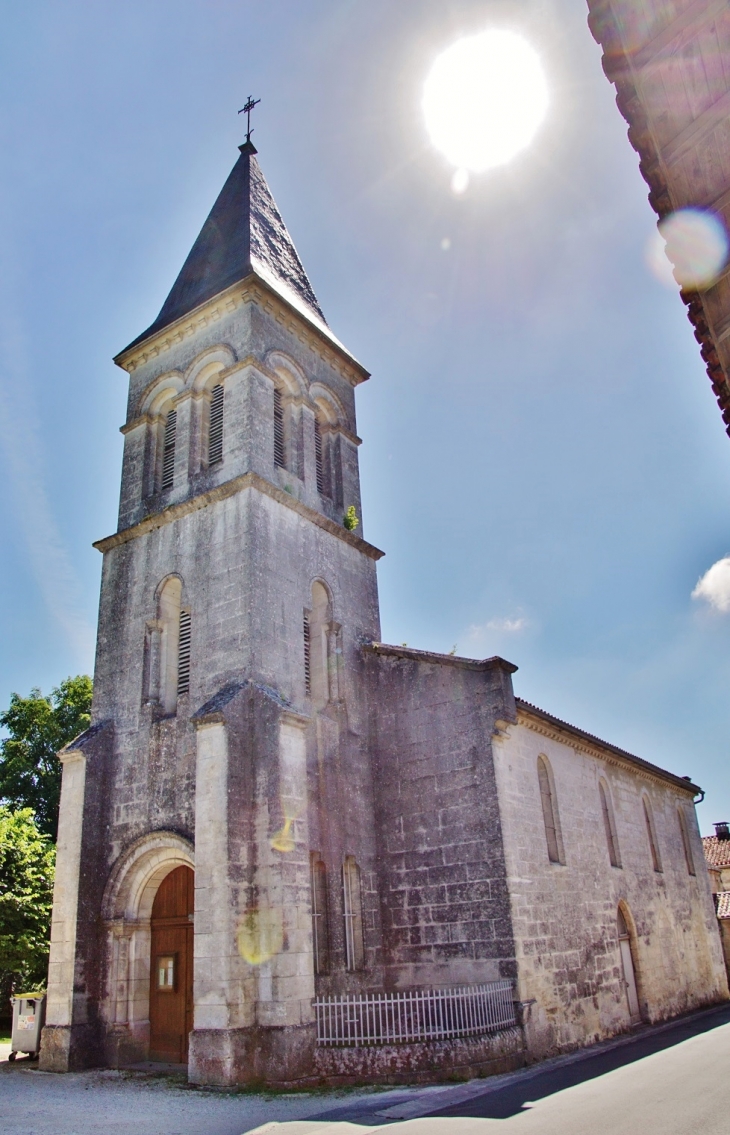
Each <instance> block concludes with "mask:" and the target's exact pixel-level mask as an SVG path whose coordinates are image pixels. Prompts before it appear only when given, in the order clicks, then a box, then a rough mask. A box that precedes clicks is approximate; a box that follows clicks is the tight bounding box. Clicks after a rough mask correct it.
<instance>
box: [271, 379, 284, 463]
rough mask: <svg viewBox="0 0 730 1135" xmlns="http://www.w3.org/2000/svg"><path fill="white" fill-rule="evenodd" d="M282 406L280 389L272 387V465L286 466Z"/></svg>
mask: <svg viewBox="0 0 730 1135" xmlns="http://www.w3.org/2000/svg"><path fill="white" fill-rule="evenodd" d="M284 457H285V453H284V407H283V406H282V404H281V391H280V390H279V389H278V387H276V386H275V387H274V465H276V466H277V467H278V468H279V469H285V468H286V461H285V460H284Z"/></svg>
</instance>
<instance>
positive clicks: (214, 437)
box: [208, 383, 223, 465]
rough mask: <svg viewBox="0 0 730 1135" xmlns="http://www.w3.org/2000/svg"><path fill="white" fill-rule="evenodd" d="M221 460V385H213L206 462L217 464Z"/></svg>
mask: <svg viewBox="0 0 730 1135" xmlns="http://www.w3.org/2000/svg"><path fill="white" fill-rule="evenodd" d="M222 460H223V386H222V384H221V383H218V385H217V386H214V387H213V390H212V392H211V397H210V418H209V420H208V464H209V465H217V464H218V462H219V461H222Z"/></svg>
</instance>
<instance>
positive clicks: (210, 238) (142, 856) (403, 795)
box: [41, 143, 728, 1084]
mask: <svg viewBox="0 0 730 1135" xmlns="http://www.w3.org/2000/svg"><path fill="white" fill-rule="evenodd" d="M254 155H255V150H254V148H253V146H252V145H251V144H250V143H247V144H246V145H244V146H243V147H241V156H240V158H239V159H238V161H237V163H236V165H235V167H234V169H233V171H232V173H231V175H230V177H229V178H228V181H227V182H226V184H225V186H224V188H223V190H222V192H221V194H220V196H219V198H218V200H217V202H216V204H215V206H214V208H213V210H212V212H211V214H210V216H209V218H208V220H207V221H206V223H205V225H204V227H203V229H202V231H201V233H200V235H199V237H198V239H197V240H196V242H195V244H194V246H193V249H192V251H191V253H190V255H189V256H188V259H187V261H186V262H185V265H184V267H183V269H182V271H181V273H180V275H179V277H178V279H177V281H176V283H175V285H174V287H173V289H172V291H171V293H170V295H169V297H168V299H167V300H166V301H165V304H164V306H163V308H162V311H161V312H160V315H159V316H158V317H157V319H156V320H155V322H154V323H153V324H152V326H151V327H149V328H148V329H147V330H146V331H145V332H144V333H143V334H142V335H140V336H139V338H138V339H136V340H135V341H134V342H133V343H132V344H130V346H129V347H127V348H126V349H125V350H124V351H122V352H121V354H120V355H119V356H118V358H117V362H118V363H119V365H120V366H122V367H123V368H124V369H125V370H126V371H127V372H128V373H129V384H130V385H129V401H128V415H127V421H126V424H125V425H124V426H123V433H124V437H125V448H124V464H123V471H122V489H121V502H120V513H119V527H118V530H117V532H116V533H114V534H113V535H111V536H109V537H107V538H106V539H104V540H101V541H99V543H98V544H97V547H98V548H99V550H100V551H101V552H102V553H103V556H104V566H103V576H102V588H101V604H100V615H99V632H98V648H97V658H96V674H95V684H94V704H93V713H92V725H91V728H90V729H89V730H88V731H87V732H86V733H85V734H83V735H82V736H81V737H80V738H78V739H77V740H76V741H75V742H73V743H72V744H71V745H69V746H68V748H67V749H66V750H65V751H64V752H63V754H62V760H63V766H64V768H63V788H62V795H61V814H60V825H59V838H58V867H57V876H56V889H55V897H54V909H53V927H52V942H51V960H50V968H49V992H48V1012H47V1025H46V1028H45V1031H44V1034H43V1045H42V1054H41V1066H42V1067H44V1068H46V1069H52V1070H57V1071H61V1070H67V1069H72V1068H81V1067H87V1066H90V1065H93V1064H107V1065H112V1066H123V1065H125V1064H129V1063H133V1062H136V1061H139V1060H142V1059H147V1058H152V1059H154V1060H164V1061H172V1062H173V1063H185V1064H187V1066H188V1069H189V1075H190V1077H191V1079H192V1080H193V1081H195V1082H197V1083H208V1084H237V1083H245V1082H247V1081H256V1080H265V1081H268V1082H271V1083H280V1084H281V1083H292V1082H299V1083H302V1082H306V1081H310V1080H313V1079H319V1078H329V1079H331V1080H335V1081H336V1080H338V1079H339V1080H342V1079H347V1078H353V1077H357V1078H359V1079H363V1078H364V1079H373V1080H375V1079H399V1078H400V1079H404V1078H405V1079H413V1078H414V1077H418V1076H422V1077H427V1076H434V1075H443V1074H444V1073H456V1074H473V1073H475V1072H488V1071H490V1070H492V1071H493V1070H496V1069H505V1068H509V1067H514V1066H516V1065H517V1064H520V1063H522V1062H523V1061H524V1060H525V1059H527V1058H528V1057H529V1058H538V1057H542V1056H545V1055H548V1054H550V1053H556V1052H560V1051H564V1050H568V1049H572V1048H576V1047H579V1046H581V1045H585V1044H589V1043H591V1042H593V1041H596V1040H599V1039H601V1038H603V1037H607V1036H611V1035H613V1034H615V1033H618V1032H621V1031H622V1030H625V1029H628V1028H630V1027H631V1025H632V1024H633V1023H635V1022H637V1021H639V1020H644V1021H649V1022H652V1021H659V1020H664V1019H666V1018H669V1017H671V1016H673V1015H675V1014H679V1013H682V1012H685V1011H687V1010H691V1009H696V1008H698V1007H700V1006H703V1005H711V1004H714V1003H716V1002H719V1001H723V1000H725V999H727V997H728V986H727V979H726V974H725V968H724V964H723V957H722V950H721V946H720V940H719V936H718V932H717V922H716V919H715V912H714V909H713V904H712V897H711V893H710V887H709V884H708V879H707V875H706V872H705V871H704V870H703V869H702V844H701V842H700V837H699V832H698V829H697V822H696V818H695V811H694V806H693V801H694V797H695V795H696V793H697V792H698V789H697V787H696V786H695V785H694V784H692V783H691V781H689V780H686V779H683V778H681V777H677V776H675V775H673V774H671V773H668V772H665V771H663V770H662V769H660V768H657V767H655V766H653V765H650V764H648V763H647V762H645V761H642V760H640V759H638V758H637V757H634V756H632V755H631V754H629V753H626V752H623V751H622V750H620V749H618V748H616V747H615V746H613V745H610V744H607V743H606V742H603V741H600V740H599V739H598V738H596V737H593V736H591V735H589V734H587V733H584V732H582V731H581V730H579V729H576V728H574V727H573V726H571V725H568V724H566V723H565V722H563V721H560V720H558V719H557V718H555V717H553V716H551V715H550V714H548V713H545V712H544V711H543V710H540V709H537V708H535V707H534V706H532V705H529V704H528V703H527V702H524V701H521V700H519V699H516V698H515V695H514V692H513V686H512V675H513V673H514V671H515V669H516V667H515V666H513V665H511V664H510V663H509V662H506V661H505V660H504V659H501V658H489V659H486V660H484V661H476V660H473V659H469V658H458V657H452V656H451V655H442V654H433V653H429V652H426V651H419V650H413V649H408V648H407V647H398V646H387V645H384V644H383V643H381V642H380V618H379V610H378V593H377V579H376V562H377V560H378V559H379V558H380V556H381V555H382V553H381V552H380V551H378V549H377V548H375V547H373V546H372V545H371V544H369V543H368V542H366V540H365V539H364V538H363V535H362V528H361V526H360V522H359V520H358V521H357V522H356V524H355V527H352V523H353V522H352V521H348V525H345V524H344V523H343V518H344V517H345V516H346V515H348V511H349V510H350V507H351V506H354V510H355V513H356V516H357V517H358V518H359V517H360V515H361V507H360V485H359V475H358V457H357V448H358V446H359V444H360V439H359V438H358V436H357V428H356V421H355V389H356V387H357V386H358V385H359V384H360V383H361V382H363V381H364V380H365V379H367V378H368V374H367V371H365V369H364V368H363V367H362V366H361V365H360V363H358V362H357V361H356V360H355V359H354V358H353V356H352V355H351V354H350V352H349V351H348V350H347V349H346V348H345V347H344V346H343V345H342V344H341V343H340V342H339V341H338V340H337V338H336V337H335V336H334V334H333V333H332V331H331V330H330V329H329V327H328V326H327V324H326V322H325V319H324V316H323V314H322V311H321V310H320V308H319V305H318V303H317V300H316V298H315V295H314V292H313V290H312V288H311V285H310V283H309V280H308V279H307V276H306V274H305V271H304V268H303V267H302V264H301V262H300V260H299V257H298V256H297V253H296V251H295V249H294V246H293V244H292V242H291V238H290V236H289V234H288V232H287V230H286V228H285V226H284V223H283V221H282V219H281V216H280V215H279V212H278V210H277V208H276V205H275V203H274V201H273V198H272V196H271V194H270V191H269V189H268V186H267V185H266V182H265V180H264V178H263V175H262V173H261V170H260V168H259V165H258V163H257V160H256V158H255V156H254ZM350 286H352V284H350ZM425 457H426V459H430V458H429V455H425ZM434 459H436V457H435V455H434ZM349 515H350V516H351V513H350V514H349ZM506 535H507V538H509V534H506Z"/></svg>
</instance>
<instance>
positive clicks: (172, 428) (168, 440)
mask: <svg viewBox="0 0 730 1135" xmlns="http://www.w3.org/2000/svg"><path fill="white" fill-rule="evenodd" d="M176 433H177V411H176V410H170V413H169V414H168V415H167V419H166V420H165V439H164V442H163V450H162V488H163V489H171V488H172V484H173V481H174V479H175V434H176Z"/></svg>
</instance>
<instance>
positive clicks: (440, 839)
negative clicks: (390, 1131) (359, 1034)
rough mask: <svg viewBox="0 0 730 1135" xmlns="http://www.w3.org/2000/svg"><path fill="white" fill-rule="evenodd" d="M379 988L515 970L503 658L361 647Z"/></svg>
mask: <svg viewBox="0 0 730 1135" xmlns="http://www.w3.org/2000/svg"><path fill="white" fill-rule="evenodd" d="M367 655H368V669H369V697H370V704H371V707H372V731H373V732H372V742H371V747H372V754H373V763H374V770H375V777H374V779H375V785H376V791H377V804H376V807H377V824H378V838H379V845H380V850H379V866H380V880H379V885H380V896H381V908H382V920H383V963H384V980H385V984H386V987H389V988H404V987H409V986H428V985H436V986H438V985H441V986H444V985H455V984H458V983H461V982H472V981H485V980H495V979H497V978H501V977H513V976H514V956H515V955H514V942H513V938H512V932H511V927H510V913H509V898H508V894H507V882H506V877H505V865H504V858H503V851H502V828H501V824H500V817H499V806H498V801H497V791H496V784H495V780H494V769H493V764H492V753H491V734H492V729H493V723H494V720H495V717H497V716H504V715H509V714H510V712H512V697H511V682H510V678H509V674H510V671H511V670H512V669H513V668H512V667H510V666H509V664H507V663H502V662H501V660H494V662H493V663H477V662H467V661H466V660H459V659H451V658H450V657H448V656H443V655H428V654H426V653H425V652H419V651H413V650H407V649H403V650H401V649H397V648H394V647H383V646H376V647H374V648H372V649H371V650H369V651H368V652H367Z"/></svg>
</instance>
